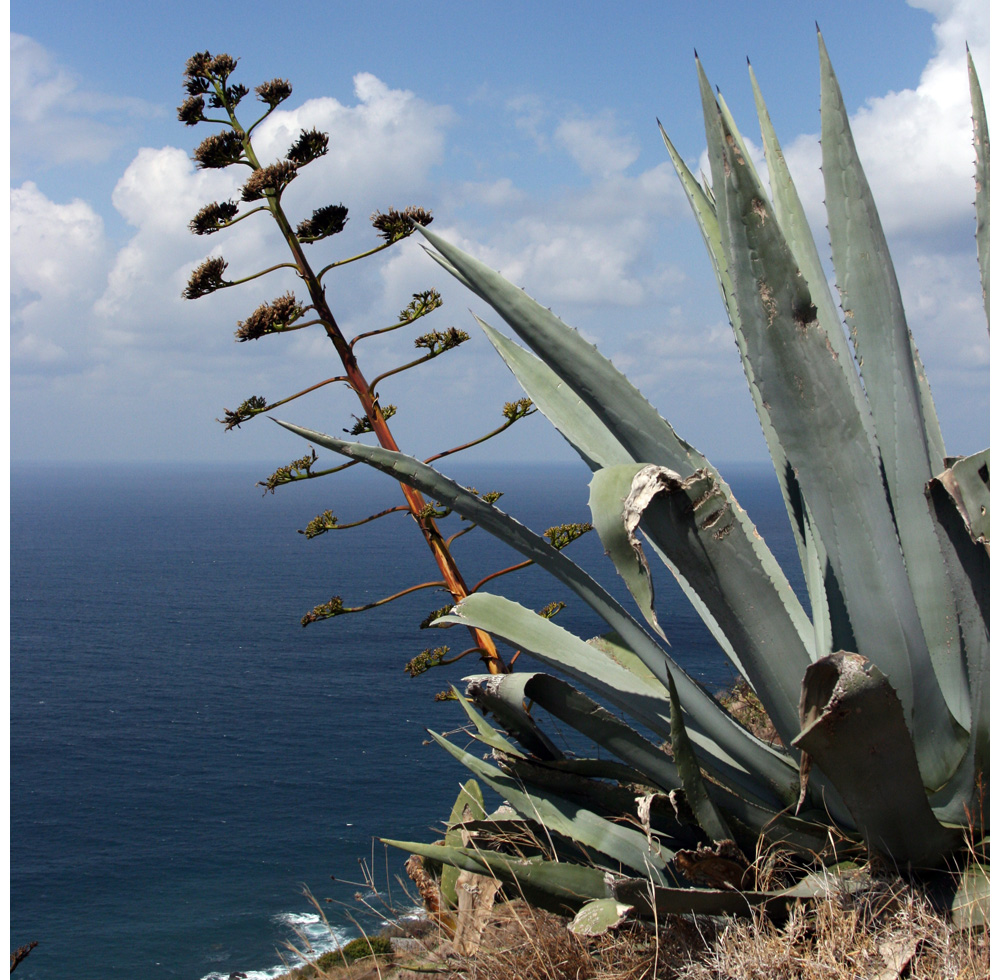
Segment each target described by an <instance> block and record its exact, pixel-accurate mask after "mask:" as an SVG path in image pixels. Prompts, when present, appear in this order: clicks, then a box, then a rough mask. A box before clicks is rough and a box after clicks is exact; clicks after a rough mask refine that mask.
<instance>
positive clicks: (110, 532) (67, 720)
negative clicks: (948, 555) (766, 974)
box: [10, 464, 794, 980]
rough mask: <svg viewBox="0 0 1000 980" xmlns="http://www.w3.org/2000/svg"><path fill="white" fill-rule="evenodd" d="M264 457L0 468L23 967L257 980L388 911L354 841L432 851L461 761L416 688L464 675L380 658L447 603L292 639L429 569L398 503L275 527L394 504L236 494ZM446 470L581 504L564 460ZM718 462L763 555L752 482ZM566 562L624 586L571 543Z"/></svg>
mask: <svg viewBox="0 0 1000 980" xmlns="http://www.w3.org/2000/svg"><path fill="white" fill-rule="evenodd" d="M271 469H273V466H267V465H266V464H265V465H262V466H259V467H256V468H255V467H249V466H240V467H223V466H219V465H216V466H192V465H184V466H167V465H156V466H131V467H126V466H122V465H109V466H106V467H98V466H79V465H76V466H65V467H57V466H52V465H45V466H43V465H28V464H24V465H15V466H14V467H13V469H12V480H11V654H10V692H11V752H10V757H11V758H10V762H11V796H10V802H11V852H10V854H11V923H10V929H11V934H10V940H11V948H14V947H16V946H19V945H22V944H25V943H28V942H29V941H31V940H37V941H38V946H37V948H36V949H35V950H34V951H33V952H32V953H31V955H30V956H29V957H28V958H27V959H26V960H25V961H24V962H23V963H22V964H21V965H20V966H19V967H18V970H17V974H18V976H19V977H20V978H22V980H28V978H35V980H67V978H71V977H72V978H75V980H110V978H129V980H136V978H139V980H166V978H179V980H203V978H211V980H221V978H226V977H228V976H229V975H230V974H231V973H234V972H242V973H246V975H247V976H248V977H249V978H250V980H263V978H266V977H273V976H275V975H276V974H277V973H279V972H282V971H283V969H284V968H285V967H284V966H283V965H282V964H283V962H285V963H288V964H294V963H295V962H297V961H296V960H295V958H294V956H293V955H292V954H291V953H290V952H289V950H288V949H287V943H288V942H290V941H298V940H297V937H298V935H299V934H304V935H306V936H307V937H308V938H310V941H311V942H312V943H313V945H314V948H315V949H316V950H317V951H321V950H323V949H326V948H330V947H331V946H332V945H334V944H335V943H336V942H338V941H343V940H345V939H347V938H350V937H352V936H354V935H357V934H358V926H357V922H363V921H364V916H365V915H366V914H367V915H375V918H376V919H377V918H378V916H379V915H383V914H384V915H389V914H390V911H389V910H390V909H391V910H392V913H393V914H399V913H402V912H405V911H406V909H407V908H408V907H409V906H410V902H409V900H408V899H407V897H406V895H405V894H404V893H403V892H402V890H401V888H400V886H399V884H398V882H397V880H396V879H397V877H398V876H402V875H403V870H402V865H403V861H404V859H405V855H403V854H402V853H401V852H398V851H387V850H386V849H385V848H384V847H383V846H382V845H381V844H379V843H378V842H377V841H376V840H375V838H377V837H379V836H385V837H393V838H396V839H402V840H431V839H433V836H434V833H435V830H436V828H438V827H440V826H441V824H442V821H444V820H445V819H446V818H447V815H448V813H449V811H450V808H451V804H452V802H453V801H454V799H455V796H456V793H457V790H458V786H459V784H460V783H461V782H462V781H464V779H465V778H466V775H467V774H466V772H465V770H463V769H462V768H461V767H460V766H459V765H458V764H457V763H455V762H454V761H453V760H451V759H450V758H449V757H448V756H446V754H445V753H443V752H442V751H441V750H440V749H438V748H436V747H434V746H433V745H428V744H427V735H426V729H428V728H430V729H433V730H435V731H439V732H448V731H453V730H455V729H456V728H458V727H459V725H460V723H461V719H462V715H461V712H460V709H459V708H458V707H457V706H456V705H455V704H448V703H440V702H435V701H434V694H435V693H436V692H438V691H440V690H442V689H444V688H446V687H447V686H448V685H449V684H450V683H453V682H457V681H458V680H459V679H460V678H461V677H462V676H463V675H465V674H468V673H476V672H477V671H478V668H477V664H476V663H475V662H473V661H472V660H471V659H467V660H465V661H462V662H461V663H460V664H457V665H454V666H452V667H446V668H439V669H437V670H434V671H431V672H430V673H428V674H425V675H423V676H421V677H418V678H415V679H412V678H410V677H409V676H408V675H407V674H406V673H405V672H404V671H403V664H404V663H405V662H406V661H407V660H409V659H410V658H411V657H413V656H414V655H416V654H417V653H419V652H420V651H421V650H422V649H424V648H426V647H433V646H438V645H441V644H442V643H449V641H450V642H451V644H452V645H454V644H455V642H456V641H455V639H454V631H452V633H451V634H449V633H448V632H436V631H430V630H425V631H420V630H418V629H417V625H418V624H419V622H420V620H421V619H423V617H424V616H425V615H426V614H427V613H428V612H430V611H431V610H432V609H435V608H437V607H440V606H443V605H445V604H446V597H445V595H444V594H443V593H441V592H438V591H437V590H425V591H420V592H416V593H413V594H412V595H410V596H408V597H406V598H405V599H402V600H399V601H397V602H394V603H391V604H389V605H388V606H385V607H381V608H379V609H376V610H373V611H370V612H367V613H364V614H359V615H351V616H342V617H338V618H337V619H335V620H329V621H326V622H320V623H316V624H313V625H311V626H309V627H308V628H306V629H303V628H302V627H301V626H300V625H299V620H300V618H301V617H302V615H303V614H304V613H305V612H307V611H308V610H309V609H311V608H312V607H313V606H314V605H316V604H318V603H321V602H325V601H327V600H328V599H329V598H330V597H331V596H333V595H341V596H343V598H344V602H345V604H347V605H359V604H362V603H365V602H371V601H374V600H375V599H378V598H381V597H382V596H384V595H386V594H389V593H392V592H395V591H397V590H399V589H403V588H406V587H407V586H410V585H412V584H415V583H416V582H419V581H423V580H431V579H434V578H435V577H436V576H435V572H436V567H435V566H434V565H433V562H432V560H431V558H430V556H429V555H428V553H427V552H426V550H425V549H424V546H423V544H422V541H421V539H420V537H419V535H418V533H417V532H416V529H415V528H414V527H413V525H412V522H411V521H410V519H409V518H408V517H406V516H405V515H402V514H392V515H390V516H388V517H386V518H383V519H381V520H379V521H375V522H373V523H371V524H368V525H365V526H363V527H361V528H357V529H355V530H349V531H341V532H335V533H328V534H326V535H324V536H322V537H319V538H316V539H313V540H307V539H306V538H305V536H304V535H301V534H298V533H297V532H296V529H298V528H304V527H305V525H306V523H307V522H308V521H309V520H310V519H311V518H312V517H314V516H315V515H316V514H318V513H321V512H322V511H324V510H327V509H330V510H332V511H333V512H334V514H335V515H337V516H338V518H339V519H340V521H341V522H342V523H346V522H347V521H351V520H356V519H359V518H361V517H363V516H365V515H366V514H368V513H370V512H372V511H375V510H379V509H382V508H384V507H390V506H393V505H394V504H396V503H397V502H399V500H400V499H401V498H400V495H399V490H398V488H397V487H395V486H394V485H393V484H391V483H390V482H389V481H387V480H386V479H385V478H383V477H381V476H379V475H378V474H372V473H365V472H361V471H360V468H357V467H356V468H354V469H352V470H349V471H347V472H345V473H343V474H339V475H337V476H334V477H331V478H327V479H323V480H316V481H310V482H308V483H305V484H298V485H293V486H288V487H283V488H280V489H279V490H278V492H277V493H275V494H274V495H268V496H267V497H262V494H261V490H260V488H258V487H255V485H254V484H255V482H256V480H258V479H261V478H263V477H264V476H266V475H267V474H268V473H269V472H270V470H271ZM446 469H447V471H448V472H450V473H451V474H453V475H454V476H455V477H456V478H457V479H459V481H460V482H462V483H464V484H467V485H473V484H474V485H475V486H476V487H477V488H478V489H479V490H481V491H486V490H492V489H498V490H503V491H505V496H504V498H503V500H502V501H500V504H499V506H500V507H501V508H503V509H505V510H507V511H508V512H509V513H512V514H514V515H515V516H516V517H518V519H519V520H521V521H522V522H523V523H526V524H528V525H529V526H531V527H533V528H535V529H536V530H538V531H542V530H544V529H545V528H547V527H549V526H551V525H552V524H557V523H564V522H568V521H584V520H587V519H588V517H589V514H588V511H587V506H586V501H587V489H586V483H587V480H588V478H589V474H588V472H587V471H586V469H585V468H583V467H582V466H573V465H571V464H568V465H565V466H562V467H544V468H543V467H533V466H528V465H524V466H503V467H497V466H495V465H494V466H492V467H490V466H482V467H475V466H468V465H467V466H465V467H460V466H458V465H456V466H453V467H450V468H446ZM723 472H725V473H726V476H727V479H729V481H730V482H731V484H732V485H733V487H734V490H735V491H736V494H737V496H738V498H739V499H740V502H741V503H742V504H743V506H744V507H746V509H747V510H748V511H749V512H750V515H751V517H752V518H753V519H754V520H755V522H756V523H757V525H758V528H759V529H760V530H761V532H762V533H763V534H764V536H765V537H766V538H767V539H768V541H769V543H770V544H771V546H772V549H773V550H775V551H776V553H777V554H778V555H779V558H780V559H781V560H782V561H783V562H785V563H786V565H787V564H788V563H789V561H790V559H792V557H793V552H794V546H793V545H792V542H791V538H790V535H789V532H788V528H787V522H786V519H785V517H784V510H783V507H782V504H781V500H780V496H779V494H778V489H777V483H776V481H775V478H774V474H773V471H771V470H770V469H769V468H765V467H747V466H744V467H735V468H733V467H729V468H724V469H723ZM450 520H451V521H452V522H454V523H455V528H456V529H457V528H458V527H460V526H461V525H460V524H459V523H458V522H457V521H458V519H457V518H451V519H450ZM568 553H569V554H571V555H572V556H573V557H574V558H576V559H577V560H578V561H580V563H581V564H584V565H585V566H586V567H588V568H589V569H590V570H591V571H592V573H594V574H595V575H596V577H598V578H599V579H600V580H601V581H602V582H604V584H605V585H607V586H608V587H609V588H611V589H612V590H613V591H614V592H615V593H616V594H618V595H623V594H624V593H623V590H622V587H621V585H620V582H619V580H618V579H617V576H616V575H615V573H614V571H613V569H611V567H610V564H609V563H608V562H607V560H606V559H605V558H604V556H603V554H602V550H601V546H600V542H599V541H598V540H597V537H596V534H591V535H588V536H586V537H584V538H582V539H580V540H579V541H577V542H575V543H574V544H573V545H572V546H571V550H570V552H568ZM456 554H457V557H458V559H459V562H460V564H461V566H462V568H463V571H464V574H465V575H466V578H467V579H468V580H469V581H470V584H471V582H474V581H477V580H478V579H479V578H480V577H481V576H483V575H486V574H488V573H489V572H491V571H493V570H495V569H496V568H497V567H503V565H506V564H510V563H513V562H514V561H517V560H519V556H517V555H515V554H513V553H512V552H508V551H506V549H504V548H503V546H501V545H499V544H497V543H496V542H495V541H494V540H493V539H492V538H490V537H489V536H488V535H486V534H485V533H484V532H482V531H473V532H471V533H469V534H467V535H465V536H463V537H462V538H460V539H459V541H458V542H457V543H456ZM493 586H495V587H496V588H495V589H494V591H502V592H504V593H505V594H507V595H509V596H510V597H511V598H514V599H516V600H518V601H520V602H523V603H524V604H525V605H530V606H532V607H533V608H541V606H543V605H544V604H546V603H548V602H550V601H553V600H558V599H563V600H566V601H567V602H568V607H567V609H566V610H565V611H564V612H563V613H561V614H560V616H559V618H558V620H557V621H558V622H559V623H560V624H561V625H562V626H564V627H566V628H568V629H571V630H573V631H574V632H577V633H578V634H579V635H581V636H584V637H589V636H593V635H595V634H597V633H599V632H601V631H602V624H601V621H600V620H598V619H597V618H596V617H594V616H593V614H591V613H590V611H589V610H588V609H587V608H586V607H584V606H583V604H582V603H581V602H580V601H579V600H575V599H574V598H573V597H572V596H568V595H566V594H564V592H563V591H562V590H561V588H560V587H558V585H557V584H556V583H554V582H552V581H551V580H550V579H548V578H547V577H546V576H545V575H544V574H542V573H540V572H539V571H538V570H537V569H528V570H525V571H522V572H517V573H515V574H514V575H511V576H508V577H505V578H501V579H499V580H498V581H496V582H494V583H491V587H493ZM657 586H658V599H659V610H660V620H661V623H662V624H663V626H664V628H665V630H666V633H667V635H668V637H669V639H670V641H671V643H672V652H673V653H674V655H675V656H676V657H677V659H678V660H680V662H681V663H682V664H684V665H685V666H686V667H687V669H688V670H690V671H691V672H692V673H694V674H695V675H696V676H698V677H700V678H701V679H702V680H703V681H704V682H705V683H706V684H708V686H709V687H711V688H720V687H722V686H724V685H725V684H726V683H728V682H729V681H730V680H731V679H732V677H733V673H732V671H731V669H730V668H729V666H728V664H727V663H726V661H725V660H724V659H723V658H722V656H721V654H719V653H718V651H717V648H716V647H715V645H714V643H713V641H712V640H711V638H710V637H709V636H708V634H707V631H706V630H705V629H704V627H703V626H702V625H701V623H700V621H698V620H697V618H696V617H695V616H694V614H693V613H692V612H691V611H690V610H689V609H688V608H687V606H686V603H685V602H684V600H683V598H682V597H680V596H679V593H678V592H677V590H676V587H673V586H672V584H671V583H670V582H669V581H667V580H664V579H662V578H661V579H660V580H659V581H658V583H657ZM458 642H459V643H461V642H462V641H461V640H458ZM457 649H460V647H456V650H457ZM525 666H527V665H525ZM365 869H367V871H366V870H365ZM366 882H367V883H366ZM372 885H373V886H374V887H372ZM306 889H308V890H309V891H310V892H311V894H312V895H313V896H315V898H316V900H317V903H318V906H319V907H320V908H322V910H323V912H324V914H325V916H326V918H327V920H328V923H329V925H327V924H326V923H324V922H323V920H322V918H321V917H320V914H319V913H318V911H317V907H316V906H314V905H313V904H312V902H311V901H310V900H309V898H308V897H307V895H306V894H305V890H306ZM358 894H360V895H362V896H363V897H364V898H365V900H366V901H367V903H368V904H369V905H371V906H372V907H373V908H374V909H375V910H376V911H377V914H376V913H366V912H365V911H364V908H363V906H362V905H361V904H359V903H358V901H357V900H356V898H355V896H356V895H358ZM327 899H331V900H332V901H330V902H328V901H326V900H327ZM383 907H384V908H385V911H384V912H380V911H378V910H381V909H382V908H383Z"/></svg>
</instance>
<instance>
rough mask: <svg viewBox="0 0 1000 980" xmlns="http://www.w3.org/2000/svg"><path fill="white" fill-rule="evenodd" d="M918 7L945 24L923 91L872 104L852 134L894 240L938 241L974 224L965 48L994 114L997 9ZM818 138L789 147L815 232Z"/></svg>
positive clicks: (935, 3) (974, 0)
mask: <svg viewBox="0 0 1000 980" xmlns="http://www.w3.org/2000/svg"><path fill="white" fill-rule="evenodd" d="M912 6H915V7H921V8H923V9H926V10H929V11H930V12H931V13H933V14H934V15H935V17H937V18H938V22H937V23H936V24H935V25H934V36H935V38H936V40H937V50H936V52H935V54H934V56H933V57H932V58H931V60H930V61H929V62H928V64H927V65H926V67H925V68H924V70H923V72H922V73H921V76H920V82H919V84H918V85H917V87H916V88H915V89H903V90H902V91H899V92H888V93H887V94H886V95H883V96H879V97H876V98H872V99H869V100H868V102H867V103H866V104H865V105H864V106H862V107H860V108H859V109H858V110H857V111H856V112H855V113H854V114H853V115H852V117H851V129H852V132H853V134H854V139H855V142H856V144H857V147H858V152H859V154H860V156H861V161H862V164H863V166H864V168H865V173H866V175H867V177H868V181H869V183H870V184H871V187H872V192H873V194H874V195H875V200H876V203H877V204H878V208H879V214H880V216H881V218H882V223H883V226H884V227H885V229H886V232H887V234H889V235H892V234H906V235H926V236H937V235H940V234H942V233H946V234H947V233H949V232H950V231H951V230H952V229H954V227H955V226H956V224H958V223H961V222H968V221H969V220H971V218H970V216H971V214H972V200H973V195H974V187H973V179H972V175H973V167H974V160H975V154H974V150H973V148H972V123H971V121H970V116H971V107H970V101H969V78H968V72H967V68H966V52H965V45H966V42H968V44H969V47H970V50H971V52H972V55H973V58H974V59H975V61H976V68H977V71H978V73H979V79H980V83H981V85H982V87H983V91H984V96H985V98H986V100H987V112H988V110H989V49H988V42H989V5H988V4H986V3H982V2H980V0H912ZM834 67H835V68H836V65H834ZM849 108H850V107H849ZM818 139H819V137H818V135H817V134H810V135H804V136H800V137H799V138H798V139H796V140H795V141H794V142H793V143H792V144H791V145H790V146H789V147H788V148H787V149H786V157H787V160H788V165H789V168H790V169H791V170H792V173H793V175H794V177H795V180H796V184H797V186H798V187H799V189H800V193H801V194H802V198H803V201H804V202H805V203H806V205H807V207H809V208H811V209H812V213H811V214H810V218H811V220H813V222H814V226H822V225H823V224H825V221H824V220H823V217H822V213H821V209H820V208H819V206H818V202H820V201H822V199H823V196H824V194H823V181H822V175H821V173H820V169H819V168H820V147H819V145H818Z"/></svg>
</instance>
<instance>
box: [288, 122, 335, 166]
mask: <svg viewBox="0 0 1000 980" xmlns="http://www.w3.org/2000/svg"><path fill="white" fill-rule="evenodd" d="M329 146H330V137H329V136H327V135H326V133H321V132H320V131H319V130H318V129H308V130H307V129H303V130H302V132H301V133H300V134H299V138H298V139H297V140H296V141H295V142H294V143H293V144H292V145H291V146H290V147H289V149H288V152H287V153H286V154H285V156H286V157H288V159H289V160H291V161H292V163H294V164H295V165H296V166H297V167H304V166H305V165H306V164H307V163H312V161H313V160H317V159H319V157H321V156H323V155H324V154H325V153H326V151H327V150H328V149H329Z"/></svg>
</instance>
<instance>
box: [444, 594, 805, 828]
mask: <svg viewBox="0 0 1000 980" xmlns="http://www.w3.org/2000/svg"><path fill="white" fill-rule="evenodd" d="M441 622H444V623H449V622H451V623H461V624H463V625H476V626H477V627H478V628H479V629H483V630H486V631H487V632H489V633H492V634H493V635H494V636H497V637H499V638H500V639H502V640H504V641H505V642H507V643H510V644H511V645H512V646H515V647H517V648H518V649H520V650H523V651H524V652H525V653H528V654H531V655H532V656H534V657H536V658H537V659H539V660H541V661H542V662H543V663H547V664H550V665H551V666H553V667H555V668H556V669H558V670H561V671H562V672H564V673H566V674H569V675H570V676H571V677H573V678H574V679H576V680H578V681H580V682H581V683H583V684H585V685H587V686H588V687H590V688H591V689H592V690H594V691H595V693H598V694H600V695H601V696H602V697H604V698H607V699H608V700H609V701H610V702H611V703H612V704H613V705H615V706H616V707H618V708H621V710H623V711H625V712H628V713H629V714H631V715H632V716H633V717H634V718H637V719H639V720H641V721H642V722H643V724H645V725H646V726H647V727H648V728H650V729H651V730H652V731H654V732H658V733H661V734H665V735H669V727H668V728H666V731H664V723H665V722H666V721H667V719H668V717H669V701H668V699H667V697H666V691H664V690H663V689H662V688H661V689H660V690H656V689H654V688H651V687H650V686H649V685H647V684H645V683H643V682H642V681H640V680H639V679H638V678H637V677H636V676H635V675H634V674H631V673H630V672H628V671H627V670H625V669H624V668H621V667H618V666H617V665H616V664H614V663H613V662H611V661H610V660H609V659H608V658H607V657H604V656H602V655H601V654H599V653H597V652H596V651H595V650H594V649H593V648H592V647H591V646H590V645H589V644H587V643H585V642H584V641H583V640H580V639H579V638H578V637H576V636H574V635H573V634H572V633H569V632H568V631H567V630H564V629H563V628H562V627H561V626H559V625H558V624H556V623H554V622H552V621H551V620H548V619H545V618H543V617H542V616H539V615H537V614H536V613H534V612H532V610H530V609H525V608H524V607H523V606H520V605H518V604H517V603H516V602H512V601H511V600H509V599H505V598H503V597H501V596H495V595H490V594H489V593H485V592H477V593H475V594H474V595H471V596H469V597H468V598H466V599H463V600H462V602H461V603H459V604H458V605H457V606H456V607H455V608H454V609H453V610H452V612H451V613H450V614H448V615H447V616H443V617H441ZM674 669H675V665H674V664H673V663H671V664H670V673H671V674H673V671H674ZM678 690H681V689H680V686H679V685H678ZM699 690H700V688H699ZM683 698H684V695H683V693H682V694H681V704H684V700H683ZM713 705H714V706H715V707H714V710H713V713H712V715H710V716H708V717H707V718H706V723H707V724H708V726H709V728H708V730H707V731H706V732H705V733H704V734H703V733H702V732H700V731H699V730H694V729H692V730H691V731H690V733H691V736H692V740H693V742H694V744H695V746H696V751H697V752H698V755H699V759H700V761H701V763H702V765H703V766H705V767H706V768H708V769H709V770H710V771H711V772H712V774H713V775H714V776H716V777H717V778H718V779H720V780H721V781H722V782H723V783H725V784H726V785H728V786H732V787H734V789H735V788H736V787H739V792H741V793H742V794H746V795H747V797H748V798H749V799H751V800H755V801H756V802H757V803H758V804H760V805H764V806H770V807H773V808H774V809H779V810H780V809H782V808H783V807H785V806H788V805H790V804H791V803H792V802H794V800H795V798H796V796H797V789H796V787H795V786H794V782H795V769H794V765H793V763H792V762H791V760H790V759H789V758H788V757H787V756H785V755H783V754H781V753H779V752H777V751H776V750H774V749H772V748H770V747H769V746H766V745H765V744H764V743H763V742H760V741H759V740H757V739H754V738H753V736H751V735H749V733H748V732H746V731H745V730H744V729H742V728H741V729H740V731H741V732H742V734H743V736H744V737H745V739H750V740H752V741H750V743H749V744H750V745H751V746H752V747H753V753H752V754H753V765H754V768H753V769H752V770H747V769H745V768H744V767H743V766H742V765H741V764H740V763H739V761H738V759H737V758H736V757H735V756H731V755H728V754H727V751H726V749H725V748H724V747H723V745H722V743H723V740H724V739H725V740H726V741H727V742H728V741H729V734H730V726H732V725H737V723H736V722H735V721H734V720H733V719H732V718H731V717H730V716H729V715H728V714H727V713H726V712H725V711H724V710H723V709H722V708H721V707H720V706H719V705H718V703H717V702H714V701H713ZM686 707H687V706H686V705H685V708H686ZM737 727H738V726H737ZM736 747H737V748H743V745H742V743H736ZM744 754H749V753H744ZM751 772H752V773H753V774H754V776H753V777H752V778H748V777H749V775H750V773H751Z"/></svg>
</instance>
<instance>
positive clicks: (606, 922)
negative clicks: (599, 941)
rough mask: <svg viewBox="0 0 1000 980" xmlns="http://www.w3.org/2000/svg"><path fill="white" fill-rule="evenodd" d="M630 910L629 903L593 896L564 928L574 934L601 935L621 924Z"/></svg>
mask: <svg viewBox="0 0 1000 980" xmlns="http://www.w3.org/2000/svg"><path fill="white" fill-rule="evenodd" d="M631 911H632V906H631V905H624V904H623V903H622V902H618V901H616V900H615V899H613V898H595V899H594V900H593V901H591V902H587V904H586V905H584V906H583V908H581V909H580V911H579V912H577V913H576V915H575V916H574V917H573V921H572V922H570V924H569V925H568V926H567V927H566V928H567V929H569V931H570V932H571V933H573V934H574V935H575V936H603V935H604V933H606V932H608V931H609V930H611V929H614V928H615V927H616V926H618V925H621V923H622V921H623V920H624V919H625V916H626V915H628V913H629V912H631Z"/></svg>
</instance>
